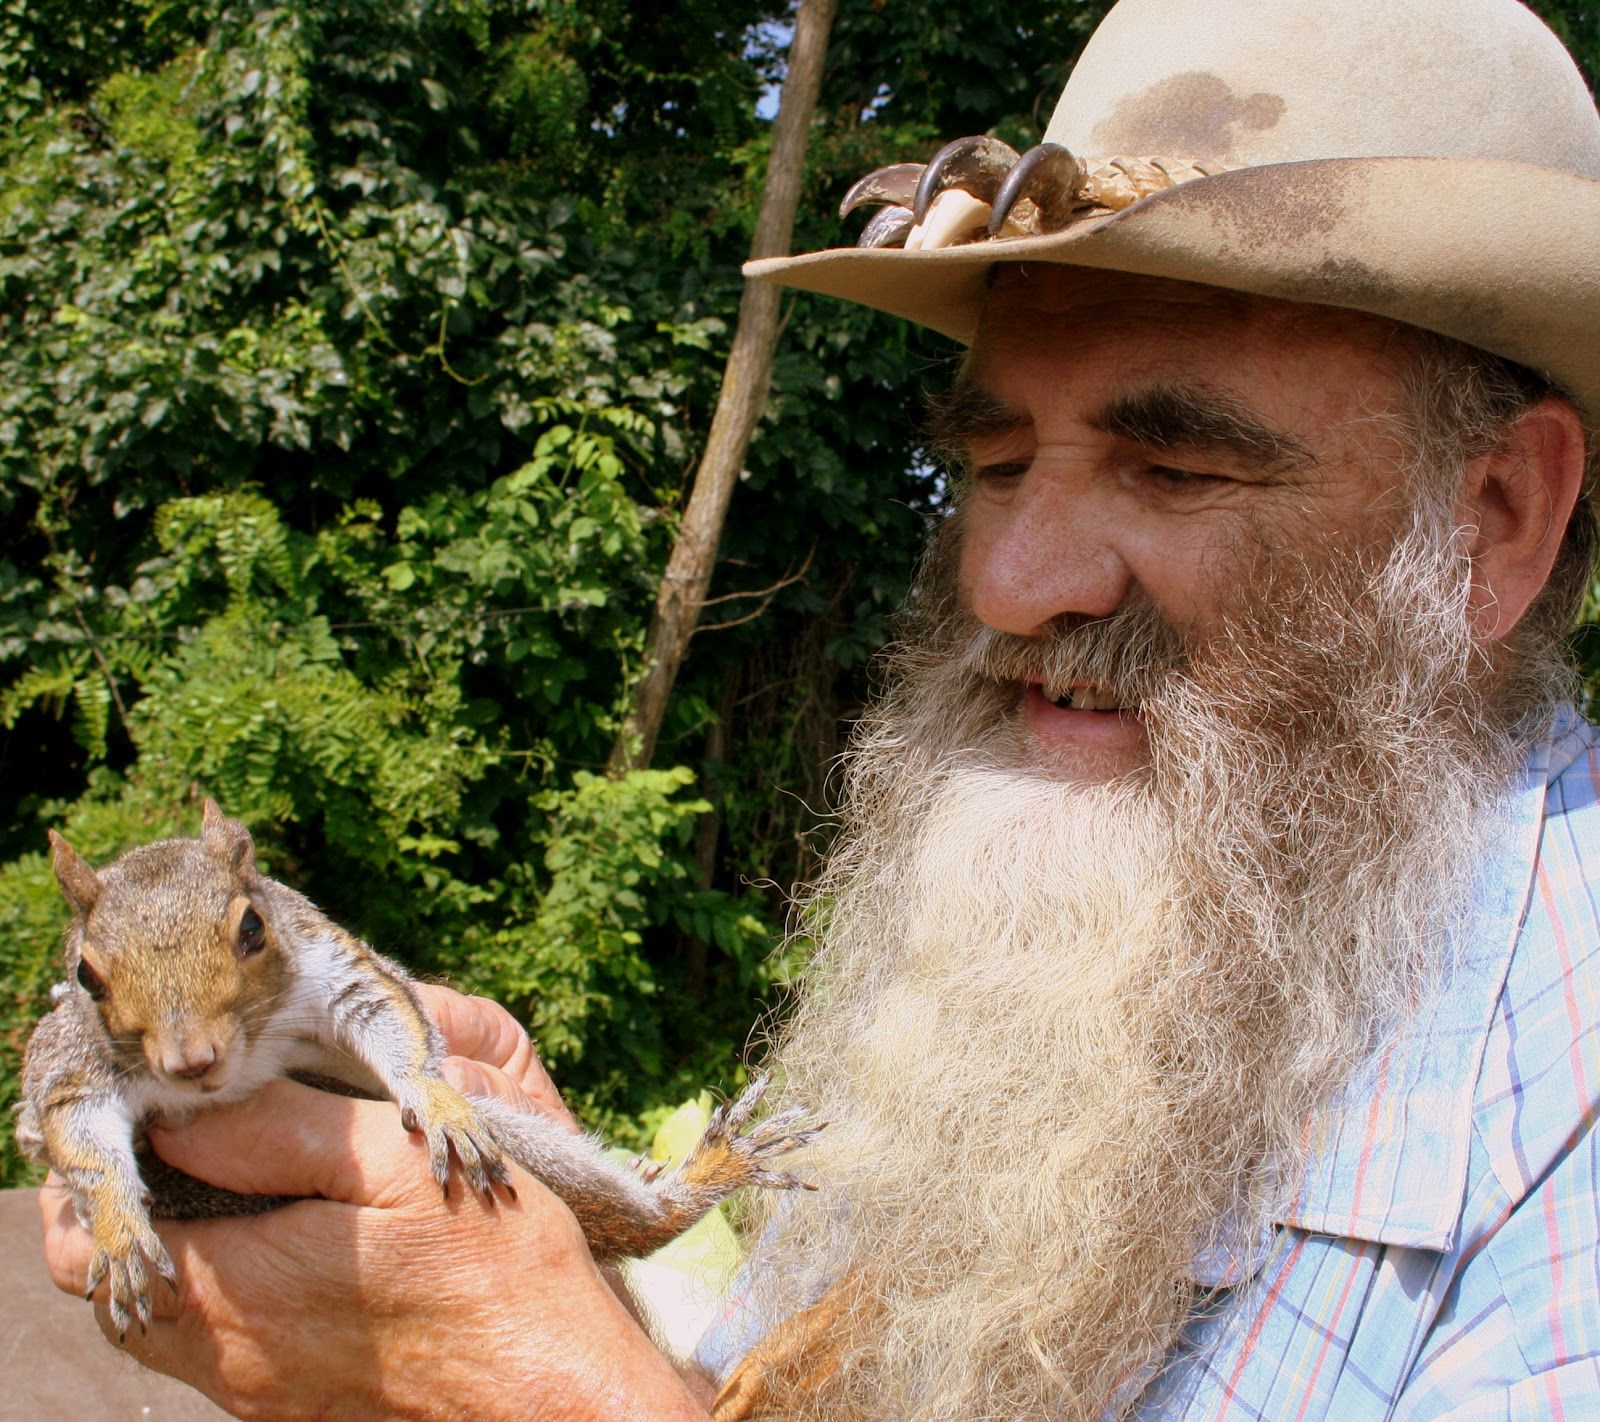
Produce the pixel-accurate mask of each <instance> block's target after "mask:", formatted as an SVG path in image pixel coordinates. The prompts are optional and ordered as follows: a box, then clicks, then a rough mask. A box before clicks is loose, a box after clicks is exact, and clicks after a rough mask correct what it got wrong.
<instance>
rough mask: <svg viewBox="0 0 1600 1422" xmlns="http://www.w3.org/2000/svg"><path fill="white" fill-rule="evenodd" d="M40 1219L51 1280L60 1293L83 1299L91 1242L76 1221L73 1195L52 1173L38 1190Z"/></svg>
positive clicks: (92, 1243)
mask: <svg viewBox="0 0 1600 1422" xmlns="http://www.w3.org/2000/svg"><path fill="white" fill-rule="evenodd" d="M39 1221H40V1223H41V1224H42V1225H43V1226H44V1262H45V1265H46V1266H47V1267H48V1268H49V1270H50V1279H51V1281H52V1282H53V1283H54V1284H55V1286H56V1287H57V1288H58V1289H60V1290H61V1291H62V1292H63V1293H68V1294H77V1295H78V1297H79V1298H82V1297H83V1291H84V1289H85V1288H87V1287H88V1283H89V1259H90V1256H92V1255H93V1253H94V1241H93V1240H91V1239H90V1238H89V1231H88V1230H86V1229H85V1228H84V1227H83V1226H82V1225H81V1224H79V1223H78V1212H77V1211H76V1210H75V1209H73V1207H72V1195H71V1193H70V1192H69V1191H68V1190H67V1188H66V1186H64V1185H63V1184H62V1183H61V1178H60V1177H59V1176H58V1175H55V1174H54V1173H52V1174H51V1175H50V1176H49V1177H48V1178H47V1179H46V1180H45V1182H44V1184H43V1185H42V1186H41V1187H40V1189H39Z"/></svg>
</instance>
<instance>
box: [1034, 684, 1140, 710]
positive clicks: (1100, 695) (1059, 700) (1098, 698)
mask: <svg viewBox="0 0 1600 1422" xmlns="http://www.w3.org/2000/svg"><path fill="white" fill-rule="evenodd" d="M1051 699H1052V700H1053V701H1054V702H1055V704H1056V705H1057V706H1061V707H1068V706H1070V707H1071V708H1072V709H1073V710H1074V711H1122V710H1124V709H1126V708H1125V707H1124V706H1123V705H1122V703H1121V702H1119V701H1118V700H1117V698H1116V697H1115V696H1113V695H1112V694H1111V693H1110V692H1109V691H1101V690H1099V689H1098V688H1097V687H1092V686H1074V687H1071V688H1069V689H1068V690H1067V691H1065V692H1063V693H1062V694H1061V695H1060V696H1056V697H1052V698H1051Z"/></svg>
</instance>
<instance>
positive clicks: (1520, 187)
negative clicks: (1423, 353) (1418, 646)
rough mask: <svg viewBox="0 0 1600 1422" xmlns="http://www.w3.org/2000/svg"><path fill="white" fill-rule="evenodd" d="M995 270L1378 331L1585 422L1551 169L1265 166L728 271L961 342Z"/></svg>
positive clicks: (1589, 282) (1570, 243)
mask: <svg viewBox="0 0 1600 1422" xmlns="http://www.w3.org/2000/svg"><path fill="white" fill-rule="evenodd" d="M997 262H1065V263H1069V264H1071V265H1074V266H1084V267H1097V268H1102V269H1106V270H1111V271H1121V272H1134V273H1139V274H1142V275H1146V276H1160V277H1171V278H1175V279H1178V280H1182V281H1194V282H1203V283H1205V284H1207V285H1210V286H1219V287H1225V288H1228V289H1231V290H1235V291H1246V292H1253V293H1255V294H1257V295H1261V296H1271V297H1277V298H1280V299H1284V300H1289V301H1306V302H1314V303H1317V304H1320V305H1329V306H1342V307H1348V308H1350V309H1352V310H1357V311H1366V312H1370V313H1372V314H1374V315H1378V316H1387V317H1389V318H1391V319H1393V320H1396V321H1404V322H1407V323H1409V324H1411V325H1413V326H1421V327H1424V328H1426V329H1428V330H1431V331H1437V332H1439V333H1441V334H1443V335H1446V336H1452V337H1454V338H1455V339H1457V340H1461V341H1466V342H1467V343H1469V344H1471V345H1474V346H1479V347H1482V348H1483V349H1485V350H1489V351H1493V352H1494V353H1496V354H1497V355H1503V356H1506V357H1508V358H1509V359H1511V360H1515V361H1518V362H1520V363H1521V364H1524V365H1527V366H1531V367H1532V368H1534V369H1536V370H1540V371H1544V372H1545V373H1547V374H1548V375H1550V376H1551V377H1552V378H1553V379H1555V380H1556V381H1557V382H1559V383H1560V384H1561V385H1562V387H1563V388H1565V389H1566V390H1568V391H1569V392H1570V393H1571V394H1572V396H1573V398H1574V399H1575V400H1576V401H1577V402H1578V404H1579V406H1580V407H1581V408H1582V409H1583V411H1584V413H1585V415H1586V416H1587V418H1588V419H1590V420H1591V421H1600V182H1597V181H1595V180H1594V179H1591V178H1584V177H1580V176H1578V175H1576V174H1573V173H1568V172H1564V171H1562V170H1559V169H1553V168H1540V167H1535V166H1532V165H1529V164H1523V163H1506V162H1499V161H1493V160H1488V159H1456V158H1329V159H1314V160H1308V161H1305V162H1298V163H1279V164H1271V165H1266V166H1262V167H1255V168H1242V169H1238V170H1235V171H1233V172H1229V173H1221V174H1218V175H1216V176H1214V177H1210V178H1199V179H1195V180H1194V181H1192V182H1188V183H1185V184H1183V185H1181V186H1179V187H1175V188H1171V189H1168V190H1167V191H1165V192H1161V193H1157V194H1155V195H1154V196H1153V197H1149V198H1145V199H1144V200H1143V201H1141V202H1138V203H1135V204H1134V205H1133V206H1132V207H1129V208H1126V209H1124V210H1123V211H1121V212H1117V213H1113V214H1110V215H1109V216H1105V217H1100V218H1095V219H1090V220H1087V221H1083V222H1081V223H1079V224H1077V225H1075V226H1073V227H1070V228H1068V229H1067V230H1065V231H1062V232H1057V233H1051V234H1048V235H1045V236H1038V237H1018V238H1009V239H1001V240H996V241H987V242H975V243H971V244H968V245H965V246H960V247H947V248H940V249H936V250H933V251H918V252H906V251H901V250H898V249H862V248H856V247H847V248H834V249H830V250H827V251H822V252H812V253H808V254H806V255H803V256H798V257H770V258H766V259H764V260H761V261H754V262H750V263H749V264H747V265H746V267H745V272H746V274H747V275H748V276H750V277H752V278H756V279H759V280H763V281H772V282H777V283H779V284H781V285H783V286H789V287H794V288H797V289H799V290H802V291H815V292H820V293H822V294H825V295H828V296H837V297H842V298H844V299H845V300H847V301H855V302H859V303H861V304H863V305H866V306H871V307H875V308H877V309H878V310H881V311H887V312H890V313H892V314H894V315H896V316H903V317H905V318H907V319H908V320H911V321H915V322H917V323H918V324H920V325H924V326H929V327H931V328H932V329H934V330H936V331H941V332H943V333H944V334H945V335H948V336H953V337H954V338H955V339H957V340H958V341H962V342H970V341H971V340H972V338H973V336H974V335H975V333H976V331H977V327H978V319H979V313H980V310H981V308H982V304H983V296H984V291H985V288H986V285H987V280H988V272H989V269H990V268H991V267H993V266H994V265H995V264H996V263H997Z"/></svg>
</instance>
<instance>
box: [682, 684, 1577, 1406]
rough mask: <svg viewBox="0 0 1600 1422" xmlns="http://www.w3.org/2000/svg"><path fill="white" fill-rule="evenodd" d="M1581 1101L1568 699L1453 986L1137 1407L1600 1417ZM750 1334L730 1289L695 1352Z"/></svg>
mask: <svg viewBox="0 0 1600 1422" xmlns="http://www.w3.org/2000/svg"><path fill="white" fill-rule="evenodd" d="M1597 1103H1600V745H1597V739H1596V731H1595V728H1593V727H1590V726H1588V725H1586V724H1584V723H1583V722H1582V721H1580V720H1579V719H1578V718H1577V717H1576V715H1575V714H1571V713H1569V714H1567V715H1566V716H1564V717H1563V718H1562V719H1561V721H1560V722H1559V723H1558V725H1557V727H1556V729H1555V733H1554V735H1553V737H1552V740H1551V742H1550V744H1549V745H1547V746H1546V747H1545V748H1544V749H1543V750H1542V751H1541V752H1540V753H1539V754H1538V755H1536V756H1535V757H1534V759H1533V761H1532V762H1531V763H1530V766H1529V768H1528V772H1527V775H1526V778H1525V780H1524V782H1523V783H1522V785H1521V786H1520V787H1519V789H1518V790H1517V792H1516V794H1515V796H1514V797H1513V801H1512V805H1511V812H1510V814H1509V816H1508V817H1507V821H1506V824H1505V827H1504V834H1503V838H1502V839H1501V840H1500V843H1499V845H1498V847H1497V849H1496V851H1495V853H1494V854H1493V855H1492V856H1491V857H1490V860H1489V862H1488V864H1487V865H1486V866H1485V869H1484V872H1483V875H1482V877H1481V879H1480V881H1479V891H1478V900H1477V905H1476V913H1475V915H1474V920H1473V927H1472V931H1471V933H1470V935H1469V941H1468V942H1466V943H1465V944H1464V945H1463V946H1462V948H1461V949H1460V953H1459V958H1458V962H1457V966H1456V967H1455V968H1454V969H1453V971H1452V974H1451V977H1450V980H1449V984H1448V990H1447V991H1444V992H1441V993H1439V994H1438V995H1437V996H1436V997H1435V999H1434V1000H1433V1001H1432V1002H1431V1003H1430V1004H1429V1005H1428V1007H1427V1008H1426V1009H1425V1010H1424V1011H1422V1012H1420V1013H1419V1014H1418V1016H1417V1017H1416V1018H1415V1019H1414V1020H1413V1022H1412V1023H1411V1025H1410V1027H1409V1028H1408V1030H1407V1032H1406V1033H1405V1035H1404V1037H1403V1038H1402V1039H1401V1040H1400V1041H1399V1042H1398V1043H1397V1044H1396V1045H1395V1046H1393V1047H1392V1048H1390V1049H1389V1050H1388V1051H1387V1052H1385V1053H1383V1054H1382V1055H1381V1056H1379V1057H1377V1058H1375V1059H1374V1060H1373V1061H1372V1062H1371V1063H1370V1064H1369V1066H1368V1069H1367V1070H1366V1071H1365V1072H1363V1073H1362V1074H1361V1075H1360V1076H1359V1077H1358V1078H1357V1079H1356V1080H1355V1081H1353V1082H1352V1083H1351V1084H1350V1085H1349V1086H1348V1087H1347V1088H1346V1089H1345V1091H1344V1092H1343V1093H1341V1095H1340V1097H1339V1098H1338V1100H1337V1101H1336V1102H1335V1103H1334V1104H1333V1105H1332V1106H1331V1107H1330V1109H1329V1110H1328V1112H1326V1113H1325V1114H1324V1116H1323V1118H1322V1121H1321V1124H1320V1126H1319V1133H1320V1143H1319V1145H1318V1147H1317V1149H1316V1151H1315V1154H1314V1156H1313V1160H1312V1164H1311V1166H1310V1167H1309V1170H1308V1173H1307V1177H1306V1184H1305V1186H1304V1188H1303V1190H1302V1192H1301V1194H1300V1198H1299V1200H1298V1201H1297V1203H1296V1205H1295V1207H1294V1208H1293V1210H1291V1211H1290V1213H1289V1214H1288V1216H1287V1218H1286V1219H1285V1220H1284V1221H1283V1228H1282V1229H1280V1230H1277V1231H1274V1232H1273V1233H1272V1236H1271V1237H1270V1238H1268V1239H1264V1240H1263V1241H1262V1242H1261V1245H1260V1248H1259V1249H1257V1250H1255V1251H1250V1250H1244V1251H1235V1253H1234V1254H1233V1255H1232V1256H1230V1257H1227V1258H1216V1259H1206V1260H1201V1261H1200V1262H1199V1265H1198V1266H1197V1269H1196V1275H1197V1278H1198V1281H1199V1282H1200V1283H1202V1284H1205V1285H1208V1286H1212V1287H1216V1288H1218V1289H1219V1290H1220V1292H1219V1293H1218V1294H1217V1295H1216V1298H1215V1300H1214V1301H1213V1303H1212V1304H1211V1305H1210V1307H1209V1308H1208V1310H1207V1312H1206V1314H1205V1316H1204V1317H1203V1318H1201V1319H1200V1320H1198V1321H1197V1322H1196V1323H1194V1324H1193V1325H1192V1326H1191V1328H1190V1329H1189V1331H1188V1333H1187V1335H1186V1337H1185V1340H1184V1344H1183V1346H1182V1347H1181V1348H1180V1349H1179V1351H1178V1352H1177V1353H1176V1354H1175V1355H1174V1357H1173V1358H1172V1359H1171V1360H1170V1366H1169V1367H1168V1368H1167V1369H1166V1371H1165V1372H1164V1373H1163V1375H1162V1378H1161V1379H1160V1380H1159V1382H1158V1383H1157V1385H1156V1387H1155V1388H1154V1390H1153V1391H1152V1392H1151V1393H1150V1394H1149V1395H1148V1396H1147V1397H1146V1399H1145V1401H1144V1403H1143V1404H1142V1405H1141V1407H1140V1408H1139V1409H1138V1414H1137V1415H1138V1417H1139V1419H1140V1422H1176V1419H1200V1418H1204V1419H1207V1422H1221V1419H1227V1422H1253V1419H1268V1422H1316V1419H1329V1420H1330V1422H1366V1419H1369V1418H1372V1419H1377V1418H1389V1419H1394V1420H1395V1422H1422V1419H1424V1418H1426V1419H1430V1422H1444V1419H1450V1422H1469V1419H1471V1422H1478V1419H1484V1422H1487V1419H1491V1418H1493V1419H1506V1422H1513V1419H1522V1418H1552V1419H1561V1418H1566V1419H1573V1422H1577V1419H1588V1418H1600V1149H1597V1146H1596V1140H1595V1132H1594V1130H1593V1123H1594V1120H1595V1116H1596V1113H1597ZM1241 1255H1243V1256H1244V1257H1242V1258H1241V1257H1240V1256H1241ZM759 1331H760V1329H759V1326H758V1325H755V1324H754V1321H753V1320H751V1319H749V1318H748V1317H745V1318H739V1317H737V1306H736V1307H735V1310H734V1311H733V1315H732V1316H730V1317H727V1318H725V1319H724V1320H723V1322H722V1323H721V1324H720V1325H718V1326H717V1327H716V1328H713V1330H712V1331H711V1333H710V1334H708V1336H707V1338H706V1339H705V1340H704V1341H703V1342H702V1344H701V1348H700V1351H699V1353H698V1357H699V1359H700V1361H701V1362H702V1363H704V1364H705V1365H707V1366H708V1367H709V1368H710V1370H711V1371H712V1372H714V1373H715V1374H716V1375H718V1376H725V1375H726V1374H727V1372H728V1371H730V1370H731V1367H732V1364H733V1363H734V1362H735V1361H736V1360H737V1359H738V1357H739V1356H740V1355H741V1354H742V1353H743V1352H744V1351H745V1349H746V1348H747V1347H748V1346H749V1345H750V1344H751V1343H752V1342H753V1341H754V1336H753V1335H755V1334H757V1333H759Z"/></svg>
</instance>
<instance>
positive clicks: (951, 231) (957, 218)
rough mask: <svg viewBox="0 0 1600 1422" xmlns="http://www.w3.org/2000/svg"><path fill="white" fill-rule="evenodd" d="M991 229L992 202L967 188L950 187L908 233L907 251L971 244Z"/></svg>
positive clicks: (925, 250) (936, 199)
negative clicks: (990, 209) (975, 195)
mask: <svg viewBox="0 0 1600 1422" xmlns="http://www.w3.org/2000/svg"><path fill="white" fill-rule="evenodd" d="M988 226H989V204H988V203H986V202H985V201H984V200H983V199H982V198H978V197H974V196H973V195H972V194H971V193H969V192H968V191H967V190H966V189H965V188H949V189H946V191H944V192H942V193H940V194H939V196H938V197H936V198H935V199H934V200H933V203H932V204H931V205H930V206H929V208H928V214H927V216H926V217H924V218H923V220H922V221H921V222H919V223H918V224H917V225H916V226H915V227H913V228H912V229H911V231H910V232H908V233H907V234H906V242H905V246H906V251H908V252H927V251H931V250H932V249H933V248H935V247H954V246H957V245H959V244H960V243H962V242H971V241H974V240H976V239H977V238H979V237H982V236H983V234H984V232H985V231H986V230H987V229H988Z"/></svg>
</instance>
